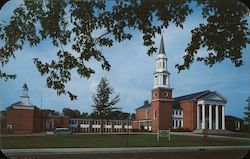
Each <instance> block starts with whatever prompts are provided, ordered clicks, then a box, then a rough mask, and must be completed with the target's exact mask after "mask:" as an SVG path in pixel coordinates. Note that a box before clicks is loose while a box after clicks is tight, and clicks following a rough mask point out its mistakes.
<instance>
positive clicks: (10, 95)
mask: <svg viewBox="0 0 250 159" xmlns="http://www.w3.org/2000/svg"><path fill="white" fill-rule="evenodd" d="M19 3H20V1H10V2H8V3H7V4H5V5H4V7H3V8H2V9H1V11H0V19H4V20H7V21H8V19H9V17H10V16H11V13H12V11H13V9H14V8H15V6H17V5H18V4H19ZM203 21H204V20H203V19H202V17H201V15H200V13H199V8H197V9H195V10H194V13H193V14H192V15H190V16H188V18H187V20H186V22H185V24H184V29H181V28H176V27H175V26H174V25H170V26H169V27H168V28H167V29H165V30H163V37H164V45H165V51H166V55H167V58H168V62H167V67H168V70H169V72H170V73H171V75H170V86H171V87H172V88H173V97H177V96H182V95H186V94H190V93H195V92H199V91H204V90H211V91H217V92H219V93H220V94H222V95H223V96H224V97H226V99H227V100H228V103H227V104H226V107H225V115H233V116H236V117H240V118H243V112H244V107H245V106H246V104H247V103H246V99H247V97H248V96H250V47H249V45H248V46H247V48H246V49H244V50H243V52H244V53H243V60H244V63H243V66H241V67H238V68H236V67H235V66H234V65H233V64H232V63H231V61H229V60H225V61H223V62H222V63H218V64H215V65H214V66H213V67H212V68H210V67H208V66H205V65H204V64H203V63H201V62H195V63H193V64H192V65H191V67H190V69H189V70H184V71H182V72H181V73H178V70H177V68H175V64H178V63H179V64H181V63H182V61H183V59H182V56H183V55H184V50H185V48H186V47H187V44H188V43H189V42H190V40H191V33H190V31H191V30H192V29H194V28H195V27H197V26H198V24H199V23H200V22H203ZM249 21H250V20H249V19H248V23H249ZM155 41H156V45H157V47H159V45H160V35H159V36H157V37H156V38H155ZM57 50H58V49H57V48H55V47H53V46H52V45H51V42H50V40H46V41H43V42H42V43H41V44H40V45H38V46H37V47H34V48H30V47H29V46H27V45H26V46H25V47H24V49H23V50H22V51H18V52H17V53H16V58H15V59H11V60H10V62H9V63H8V65H7V66H6V67H5V68H4V70H5V71H7V72H9V73H15V74H16V75H17V78H16V79H15V80H8V81H7V82H6V81H4V80H0V109H1V110H3V109H5V108H6V107H8V106H10V105H11V104H13V103H15V102H17V101H19V100H20V97H19V96H20V95H21V87H22V86H23V84H24V83H27V85H28V88H29V96H30V101H31V103H32V104H34V105H36V106H38V107H40V108H42V109H54V110H56V111H59V112H62V109H63V108H64V107H69V108H71V109H78V110H80V111H81V112H88V113H90V112H92V110H93V109H92V107H91V105H92V104H93V102H92V98H91V95H92V93H94V92H95V90H96V87H97V85H98V83H99V81H100V79H101V77H106V78H107V79H108V80H109V82H110V85H111V86H112V87H113V88H114V90H115V92H116V93H119V94H120V101H119V103H118V104H117V106H118V107H121V108H122V110H123V111H126V112H130V113H135V109H136V108H137V107H139V106H142V105H143V101H145V100H150V99H151V90H152V88H153V73H154V71H155V62H156V56H157V53H156V54H154V55H153V56H148V55H147V47H145V46H143V40H142V34H141V33H139V32H136V31H134V32H133V38H132V39H131V40H129V41H125V42H122V43H115V45H114V46H113V47H111V48H103V49H102V50H101V51H102V52H103V55H104V56H105V57H106V58H107V59H108V61H109V62H110V64H111V70H110V71H103V70H102V69H101V64H100V63H97V62H90V63H89V66H90V67H93V68H94V69H95V71H96V73H95V74H94V75H92V77H91V78H89V79H84V78H80V77H78V76H77V74H76V73H73V74H72V75H73V76H72V80H71V81H70V82H69V83H68V84H67V88H68V89H70V90H71V91H72V93H74V94H76V95H77V96H78V98H77V101H71V100H70V99H69V97H68V96H66V95H62V96H57V95H56V92H55V91H54V90H51V89H48V88H47V87H46V77H42V76H41V75H40V74H39V72H38V71H37V69H36V67H35V65H34V64H33V58H35V57H38V58H40V59H42V60H43V61H47V60H51V59H53V58H54V57H55V54H56V51H57ZM199 53H201V54H206V53H207V52H206V50H205V49H201V50H199Z"/></svg>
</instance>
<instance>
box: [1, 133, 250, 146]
mask: <svg viewBox="0 0 250 159" xmlns="http://www.w3.org/2000/svg"><path fill="white" fill-rule="evenodd" d="M212 145H216V146H223V145H227V146H237V145H250V142H249V141H237V140H229V139H215V138H207V139H205V138H203V137H193V136H174V135H172V136H171V141H168V139H167V138H161V140H160V141H159V142H157V141H156V136H155V135H128V136H127V135H100V134H99V135H97V134H81V135H68V136H55V135H47V136H8V137H7V136H6V137H1V148H55V147H58V148H61V147H71V148H72V147H98V148H101V147H157V146H159V147H166V146H170V147H174V146H176V147H180V146H212Z"/></svg>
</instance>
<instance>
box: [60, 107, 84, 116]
mask: <svg viewBox="0 0 250 159" xmlns="http://www.w3.org/2000/svg"><path fill="white" fill-rule="evenodd" d="M63 115H64V116H68V117H70V118H79V117H81V113H80V111H79V110H77V109H75V110H73V109H70V108H63Z"/></svg>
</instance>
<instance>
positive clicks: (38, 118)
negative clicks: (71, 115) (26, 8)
mask: <svg viewBox="0 0 250 159" xmlns="http://www.w3.org/2000/svg"><path fill="white" fill-rule="evenodd" d="M28 91H29V89H28V86H27V84H26V83H25V84H24V85H23V87H22V93H21V96H20V101H18V102H15V103H13V104H11V105H10V106H9V107H7V108H6V119H5V120H6V121H5V122H6V127H7V133H35V132H42V131H48V130H54V129H55V128H56V127H68V117H64V116H51V115H49V114H48V113H46V112H44V111H43V110H42V109H40V108H39V107H37V106H35V105H33V104H31V102H30V100H29V95H28Z"/></svg>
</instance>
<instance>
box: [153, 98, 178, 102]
mask: <svg viewBox="0 0 250 159" xmlns="http://www.w3.org/2000/svg"><path fill="white" fill-rule="evenodd" d="M155 101H163V102H172V101H174V100H173V99H162V98H159V99H152V100H151V102H155Z"/></svg>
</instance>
